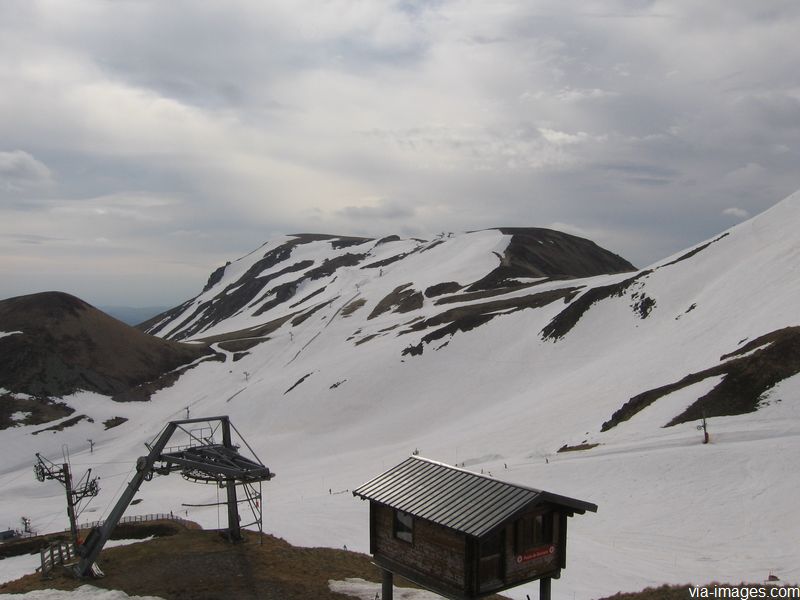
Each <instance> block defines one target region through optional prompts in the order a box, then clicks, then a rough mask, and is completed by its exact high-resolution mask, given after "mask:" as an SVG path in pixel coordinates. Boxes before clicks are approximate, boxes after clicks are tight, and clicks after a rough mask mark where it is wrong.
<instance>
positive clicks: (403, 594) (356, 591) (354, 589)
mask: <svg viewBox="0 0 800 600" xmlns="http://www.w3.org/2000/svg"><path fill="white" fill-rule="evenodd" d="M328 587H329V588H330V590H331V591H332V592H336V593H338V594H345V595H347V596H352V597H353V598H359V600H375V596H376V594H377V595H378V596H379V595H380V593H379V592H380V591H381V584H380V583H375V582H373V581H366V580H364V579H360V578H358V577H348V578H347V579H345V580H344V581H333V580H330V581H328ZM0 598H2V596H0ZM394 598H398V599H399V600H440V598H441V596H439V595H438V594H434V593H431V592H426V591H424V590H414V589H411V588H399V587H395V588H394ZM48 600H49V599H48Z"/></svg>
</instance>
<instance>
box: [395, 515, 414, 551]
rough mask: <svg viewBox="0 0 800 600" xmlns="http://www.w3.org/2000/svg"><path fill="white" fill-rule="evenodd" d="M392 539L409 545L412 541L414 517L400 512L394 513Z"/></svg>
mask: <svg viewBox="0 0 800 600" xmlns="http://www.w3.org/2000/svg"><path fill="white" fill-rule="evenodd" d="M394 537H396V538H397V539H398V540H403V541H404V542H408V543H409V544H410V543H411V542H413V541H414V517H412V516H411V515H410V514H408V513H406V512H403V511H401V510H396V511H394Z"/></svg>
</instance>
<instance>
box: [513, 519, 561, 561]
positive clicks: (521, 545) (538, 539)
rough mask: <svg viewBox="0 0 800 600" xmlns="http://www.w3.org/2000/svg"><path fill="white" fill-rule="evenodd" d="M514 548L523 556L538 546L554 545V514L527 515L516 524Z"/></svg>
mask: <svg viewBox="0 0 800 600" xmlns="http://www.w3.org/2000/svg"><path fill="white" fill-rule="evenodd" d="M514 534H515V535H514V547H515V551H516V553H517V554H521V553H523V552H526V551H528V550H531V549H533V548H536V547H538V546H543V545H545V544H552V543H553V514H552V513H540V514H538V515H527V516H525V517H522V518H521V519H519V520H518V521H517V522H516V525H515V527H514Z"/></svg>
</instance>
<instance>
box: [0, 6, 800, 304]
mask: <svg viewBox="0 0 800 600" xmlns="http://www.w3.org/2000/svg"><path fill="white" fill-rule="evenodd" d="M798 28H800V5H798V4H797V3H796V2H791V1H789V0H781V1H778V2H770V3H768V5H767V4H766V3H753V2H748V1H746V0H708V1H707V2H703V3H696V2H688V1H680V2H670V3H666V2H662V1H658V0H652V1H650V0H641V1H639V0H637V1H635V2H633V1H630V0H597V1H596V2H592V3H590V4H589V5H587V6H586V7H584V8H583V10H581V11H577V10H575V9H574V7H572V6H569V5H568V3H564V2H561V1H559V0H541V1H537V2H535V3H534V2H526V1H524V0H506V1H504V2H481V1H479V0H436V1H425V0H420V1H416V0H413V1H412V0H408V1H403V2H363V1H357V0H332V1H330V2H325V3H319V2H317V1H315V0H295V1H291V2H290V1H288V0H275V1H274V2H268V3H264V2H260V1H257V0H231V1H230V2H226V3H225V6H224V7H223V6H221V5H218V4H216V3H196V2H190V1H189V0H175V1H174V2H113V3H112V2H102V1H99V0H75V1H74V2H70V3H69V5H67V4H66V3H57V2H42V3H34V2H6V3H0V89H2V90H3V93H2V94H0V140H3V148H2V149H0V200H1V201H2V202H0V238H2V239H0V262H2V264H3V265H6V267H5V268H6V269H7V270H6V271H4V272H3V274H4V277H2V280H1V281H2V285H3V286H5V287H0V296H2V295H3V294H6V295H8V294H10V293H23V292H24V291H25V290H24V289H20V288H14V289H12V288H11V287H10V286H11V285H12V283H11V282H20V281H29V282H30V281H32V279H30V277H34V276H35V274H36V273H37V272H39V273H41V277H42V278H45V277H52V276H53V273H54V272H58V270H57V269H55V270H54V269H53V268H50V267H52V266H53V265H58V266H59V267H61V269H62V270H64V269H66V268H68V266H67V265H66V261H68V260H69V261H72V262H73V263H74V264H75V265H80V266H81V269H80V270H79V272H78V273H77V274H75V279H74V281H75V282H78V281H80V280H81V278H83V277H85V276H84V275H82V274H81V273H89V272H91V271H92V270H93V269H95V268H96V267H97V269H100V270H102V269H105V268H106V267H104V266H103V267H102V268H101V267H99V266H97V265H98V264H100V263H99V262H98V261H99V260H100V259H99V258H98V255H99V250H98V248H99V247H100V245H101V244H99V243H98V242H97V240H98V239H105V240H107V241H105V242H103V243H102V247H103V248H104V252H106V254H107V255H108V256H111V255H116V256H125V257H127V258H126V261H127V259H128V258H130V262H124V261H123V262H124V264H125V266H124V268H123V266H119V265H122V263H117V264H118V266H117V268H116V269H112V268H110V267H109V268H108V270H107V271H106V272H107V273H109V274H114V273H115V272H116V273H117V274H118V275H116V276H118V277H120V278H121V279H122V278H124V277H126V276H128V277H129V279H130V280H131V281H133V280H134V279H136V285H137V286H138V288H140V289H146V288H148V287H149V286H148V284H147V280H146V273H147V272H148V271H149V272H151V273H155V272H161V271H160V270H163V272H164V273H168V274H169V275H168V276H167V275H164V281H166V282H169V280H170V278H171V279H172V280H173V281H177V280H178V279H181V280H182V281H187V283H186V284H185V285H184V286H183V287H182V288H181V289H182V290H185V289H189V288H190V287H191V286H190V285H189V283H188V279H187V278H188V276H186V278H184V276H182V275H181V274H180V272H179V271H178V270H177V267H175V266H174V265H176V264H178V263H183V264H189V265H195V266H196V271H195V270H194V268H192V269H190V270H192V273H194V274H195V275H196V277H197V281H196V287H197V289H199V288H201V287H202V284H203V282H204V280H205V278H206V276H207V273H206V272H205V271H206V270H210V269H211V268H213V267H214V266H217V265H218V264H223V263H224V262H225V261H226V260H229V259H232V258H235V257H236V256H239V255H242V254H245V253H246V252H248V251H250V250H252V249H253V248H255V247H257V246H258V245H260V244H261V243H262V242H263V241H264V240H265V239H267V238H269V237H270V236H272V235H276V234H280V233H286V232H293V231H304V230H309V229H310V228H311V227H313V228H314V229H316V230H318V231H327V232H331V233H341V234H346V233H359V234H362V235H383V234H386V233H390V232H396V231H400V232H401V233H404V232H411V233H412V234H413V235H421V236H427V235H429V234H430V233H432V232H436V231H442V230H444V231H456V230H471V229H481V228H486V227H493V226H497V225H506V224H507V225H531V226H537V225H539V226H541V225H542V224H543V223H574V224H576V226H579V227H580V228H581V229H582V230H585V231H586V232H587V233H588V234H591V235H590V236H589V237H592V236H594V237H595V238H596V239H597V241H598V242H602V243H603V244H604V245H607V246H609V247H611V248H612V249H613V250H614V251H615V252H619V253H620V254H622V255H623V256H625V257H626V258H628V259H629V260H631V261H632V262H634V263H636V264H649V263H651V262H654V261H655V260H658V259H660V258H662V257H664V256H666V255H669V254H672V253H674V252H677V251H680V250H681V249H682V248H684V247H687V246H689V245H692V244H695V243H697V242H699V241H702V240H703V239H706V238H710V237H713V235H715V234H716V233H718V232H719V231H721V230H722V229H724V228H726V227H728V226H729V224H730V218H731V217H735V218H744V217H742V216H740V215H741V214H743V213H737V214H736V215H734V214H731V213H726V212H725V211H726V210H729V209H731V207H735V208H736V209H737V210H741V211H746V212H747V213H748V214H756V213H758V212H760V211H761V210H763V209H765V208H767V207H768V206H769V205H771V204H772V203H774V202H776V201H777V200H779V199H780V198H782V197H783V196H786V195H788V194H789V193H790V192H792V191H794V190H795V189H796V188H797V187H800V179H798V175H797V169H796V166H797V164H798V163H800V127H798V125H797V124H798V123H800V87H798V85H797V77H796V65H797V63H798V62H799V61H800V48H798V47H797V45H796V44H795V43H794V40H795V37H796V32H797V30H798ZM393 230H394V231H393ZM19 232H26V235H27V236H30V237H28V238H26V239H27V241H29V242H31V241H39V242H41V243H39V244H35V243H24V244H23V243H20V241H21V240H20V239H19V238H12V237H10V236H11V235H12V234H19ZM37 236H38V237H37ZM3 240H5V241H3ZM22 241H24V240H22ZM136 257H138V260H139V261H140V264H141V265H147V268H144V267H142V268H138V269H137V268H136V267H135V266H132V265H135V258H136ZM109 260H110V259H109ZM120 260H121V259H120ZM14 265H25V267H24V268H25V269H27V271H28V273H30V274H31V275H30V276H27V275H26V276H25V277H22V276H21V275H20V272H21V269H22V267H19V268H17V267H15V266H14ZM44 265H46V266H47V268H45V266H44ZM15 269H16V270H15ZM140 271H141V273H139V272H140ZM136 273H139V274H136ZM201 273H202V274H201ZM182 278H183V279H182ZM86 280H87V284H86V285H87V289H89V288H90V287H91V289H93V290H102V285H101V284H98V283H97V281H93V282H92V283H91V284H89V283H88V279H86ZM14 285H17V284H16V283H15V284H14ZM20 285H21V284H20ZM50 287H52V286H50ZM117 287H118V288H119V289H120V290H122V289H123V288H125V287H128V288H130V287H131V286H125V285H122V284H120V285H119V286H117ZM156 287H157V288H158V291H159V293H161V291H162V288H161V286H156ZM168 287H169V286H168V285H166V286H165V288H168ZM97 293H100V292H99V291H98V292H97ZM103 293H110V292H103ZM180 299H181V298H174V300H180ZM103 302H105V303H107V304H108V303H114V299H113V298H107V299H104V300H103ZM166 302H168V301H167V300H166V299H164V298H161V299H158V300H157V301H156V300H153V301H148V302H147V303H148V304H153V303H166ZM117 303H119V302H117Z"/></svg>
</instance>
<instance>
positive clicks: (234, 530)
mask: <svg viewBox="0 0 800 600" xmlns="http://www.w3.org/2000/svg"><path fill="white" fill-rule="evenodd" d="M199 424H206V425H207V426H206V427H201V428H196V429H187V426H191V425H199ZM232 431H235V432H236V433H237V434H238V436H239V439H241V441H242V443H244V445H245V446H247V449H248V450H249V451H250V454H251V455H252V458H248V457H247V456H244V455H242V454H240V453H239V448H240V446H237V445H235V444H234V443H233V436H232ZM177 432H182V433H184V434H186V435H187V436H188V440H189V443H188V444H184V445H179V446H172V447H168V446H167V444H168V443H169V441H170V439H171V438H172V437H173V435H174V434H175V433H177ZM217 432H220V433H221V437H222V443H217V442H216V441H215V440H214V437H215V434H216V433H217ZM145 446H146V447H147V449H148V450H149V451H150V453H149V454H148V455H147V456H141V457H139V459H138V460H137V461H136V474H135V475H134V476H133V478H132V479H131V480H130V482H129V483H128V486H127V488H125V491H124V492H123V493H122V495H121V496H120V498H119V500H118V501H117V503H116V505H114V508H113V509H112V510H111V512H110V513H109V516H108V518H107V519H106V520H105V522H104V523H103V524H102V525H101V526H100V527H95V528H93V529H92V530H91V531H90V532H89V535H88V536H86V541H85V542H84V544H83V545H82V546H79V547H78V549H77V551H78V554H79V555H80V556H81V560H80V562H79V563H78V565H77V566H76V567H75V574H76V575H77V576H78V577H88V576H89V575H90V574H91V573H92V572H93V569H94V562H95V560H96V559H97V557H98V556H99V554H100V551H101V550H102V549H103V546H104V545H105V543H106V542H107V541H108V539H109V538H110V537H111V533H112V532H113V531H114V528H115V527H116V526H117V524H118V523H119V520H120V519H121V518H122V515H123V514H124V512H125V510H126V509H127V508H128V505H129V504H130V503H131V500H133V497H134V496H135V495H136V492H138V491H139V488H140V487H141V485H142V483H144V482H145V481H150V480H151V479H152V478H153V475H154V474H158V475H169V474H170V473H173V472H176V471H178V472H180V473H181V475H182V476H183V477H184V478H185V479H187V480H189V481H196V482H202V483H214V484H216V485H218V486H219V487H220V488H224V489H225V490H226V492H227V507H228V530H227V536H228V539H229V540H230V541H232V542H239V541H241V540H242V533H241V527H242V526H241V524H240V522H239V510H238V506H237V505H238V501H237V498H236V488H237V486H241V487H243V488H244V492H245V495H246V498H247V502H249V503H250V506H251V508H253V509H254V514H255V508H257V509H258V515H257V518H256V521H255V522H254V523H251V524H250V525H254V524H258V525H259V530H260V529H261V523H262V520H261V502H260V500H261V492H260V485H261V482H263V481H269V480H270V479H272V478H273V477H274V476H275V473H273V472H271V471H270V470H269V468H268V467H266V466H265V465H264V464H263V463H262V462H261V461H260V460H259V459H258V457H257V456H256V454H255V452H253V449H252V448H250V446H249V445H248V444H247V442H246V441H244V438H243V437H242V436H241V434H240V433H239V432H238V430H236V428H235V427H234V426H233V425H232V424H231V422H230V419H229V418H228V417H227V416H220V417H198V418H194V419H183V420H180V421H170V422H169V423H167V425H166V426H165V427H164V429H162V430H161V432H160V433H159V434H158V435H157V436H156V438H155V440H154V441H153V442H151V443H149V444H145ZM256 483H257V484H258V485H259V490H258V491H256V490H255V488H254V487H253V486H254V484H256ZM246 526H247V525H245V527H246Z"/></svg>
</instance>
